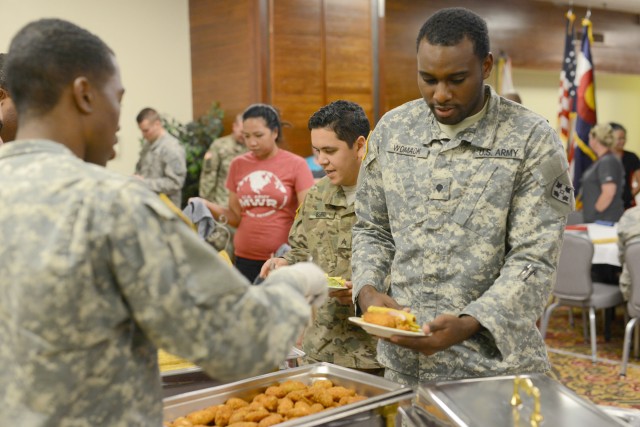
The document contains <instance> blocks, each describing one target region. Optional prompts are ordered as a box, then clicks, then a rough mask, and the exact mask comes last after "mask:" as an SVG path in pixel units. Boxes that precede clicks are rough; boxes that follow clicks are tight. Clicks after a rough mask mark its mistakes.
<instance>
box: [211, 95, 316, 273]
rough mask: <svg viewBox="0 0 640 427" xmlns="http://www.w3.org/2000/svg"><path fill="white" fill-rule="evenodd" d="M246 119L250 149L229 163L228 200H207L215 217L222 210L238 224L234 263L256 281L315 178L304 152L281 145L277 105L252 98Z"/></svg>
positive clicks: (228, 219)
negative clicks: (219, 201)
mask: <svg viewBox="0 0 640 427" xmlns="http://www.w3.org/2000/svg"><path fill="white" fill-rule="evenodd" d="M242 121H243V132H242V133H243V135H244V139H245V144H246V146H247V148H248V149H249V152H248V153H246V154H242V155H240V156H238V157H236V158H235V159H233V161H232V162H231V165H230V167H229V175H228V177H227V184H226V186H227V189H228V190H229V206H228V207H224V206H220V205H217V204H215V203H211V202H209V201H205V203H206V204H207V207H208V208H209V210H210V211H211V214H212V215H213V217H214V218H216V219H219V218H220V216H221V215H224V216H225V217H226V218H227V221H228V223H229V225H231V226H232V227H237V231H236V233H235V237H234V240H233V243H234V246H235V251H234V254H235V259H236V261H235V263H236V267H237V268H238V270H240V272H241V273H242V274H243V275H244V276H245V277H247V279H249V281H251V282H253V281H254V280H255V279H256V277H257V276H258V274H259V273H260V268H261V267H262V265H263V264H264V262H265V261H266V260H268V259H269V258H271V257H272V256H273V255H274V254H275V252H276V251H277V250H278V248H280V246H282V245H283V244H285V243H287V240H288V235H289V229H290V228H291V225H292V224H293V219H294V217H295V214H296V209H297V208H298V205H299V204H300V203H301V202H302V200H304V197H305V195H306V194H307V191H308V190H309V188H311V187H312V186H313V183H314V181H313V176H312V174H311V171H310V170H309V168H308V167H307V163H306V161H305V160H304V159H303V158H302V157H300V156H298V155H296V154H293V153H291V152H289V151H286V150H283V149H282V148H280V147H278V144H277V142H278V141H279V140H280V136H281V134H282V126H281V123H280V117H279V115H278V112H277V111H276V110H275V108H273V107H272V106H270V105H267V104H253V105H251V106H249V107H248V108H247V109H246V110H245V112H244V113H243V114H242Z"/></svg>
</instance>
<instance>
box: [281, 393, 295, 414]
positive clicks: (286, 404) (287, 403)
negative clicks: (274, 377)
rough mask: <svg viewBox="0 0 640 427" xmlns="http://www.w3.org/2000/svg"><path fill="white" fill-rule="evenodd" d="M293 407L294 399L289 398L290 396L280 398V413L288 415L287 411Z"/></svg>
mask: <svg viewBox="0 0 640 427" xmlns="http://www.w3.org/2000/svg"><path fill="white" fill-rule="evenodd" d="M291 409H293V400H291V399H289V398H288V397H283V398H282V399H280V400H278V413H279V414H280V415H284V416H286V415H287V412H289V410H291Z"/></svg>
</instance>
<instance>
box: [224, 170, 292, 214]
mask: <svg viewBox="0 0 640 427" xmlns="http://www.w3.org/2000/svg"><path fill="white" fill-rule="evenodd" d="M236 192H237V194H238V201H239V202H240V206H241V207H242V209H243V210H244V211H245V212H246V214H247V215H249V216H252V217H255V218H263V217H266V216H269V215H273V214H274V213H275V212H276V211H277V210H279V209H282V208H283V207H284V206H285V205H286V204H287V201H288V200H289V197H288V195H287V189H286V187H285V186H284V184H282V181H280V178H278V177H277V176H276V175H275V174H274V173H273V172H269V171H264V170H261V171H255V172H251V173H250V174H249V175H247V176H245V177H244V178H242V179H241V180H240V182H239V183H238V186H237V187H236Z"/></svg>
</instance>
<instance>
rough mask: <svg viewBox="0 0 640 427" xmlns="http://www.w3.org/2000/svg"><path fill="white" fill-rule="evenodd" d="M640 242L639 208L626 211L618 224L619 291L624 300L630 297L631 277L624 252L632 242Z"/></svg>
mask: <svg viewBox="0 0 640 427" xmlns="http://www.w3.org/2000/svg"><path fill="white" fill-rule="evenodd" d="M638 240H640V207H635V208H631V209H627V210H626V211H625V212H624V214H622V217H621V218H620V221H619V222H618V256H619V257H620V265H622V274H621V275H620V291H622V296H624V300H625V301H628V300H629V298H630V297H631V276H630V274H629V268H628V267H627V266H626V264H625V261H624V250H625V248H626V247H627V245H628V244H629V243H630V242H632V241H634V242H635V241H638Z"/></svg>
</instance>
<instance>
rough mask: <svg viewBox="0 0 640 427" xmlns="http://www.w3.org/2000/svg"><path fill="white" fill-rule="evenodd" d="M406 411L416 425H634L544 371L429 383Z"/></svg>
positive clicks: (505, 426) (471, 426) (404, 413)
mask: <svg viewBox="0 0 640 427" xmlns="http://www.w3.org/2000/svg"><path fill="white" fill-rule="evenodd" d="M401 412H402V413H403V418H404V420H405V424H407V425H408V426H416V427H417V426H428V427H431V426H456V427H485V426H492V427H516V426H528V427H552V426H557V427H571V426H578V427H607V426H618V427H619V426H627V427H628V425H629V424H627V423H625V422H623V421H622V420H620V419H619V418H617V417H613V416H611V415H609V414H607V413H606V412H605V411H603V410H602V409H600V408H599V407H598V406H596V405H594V404H592V403H591V402H588V401H586V400H584V399H582V398H581V397H579V396H578V395H576V394H575V393H574V392H572V391H571V390H569V389H568V388H566V387H565V386H563V385H562V384H560V383H559V382H557V381H554V380H552V379H551V378H549V377H547V376H545V375H542V374H534V375H523V376H502V377H490V378H479V379H468V380H460V381H445V382H435V383H426V384H423V385H421V386H420V387H418V390H417V392H416V395H415V398H414V400H413V404H412V405H411V406H410V407H409V408H403V409H402V410H401Z"/></svg>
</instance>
